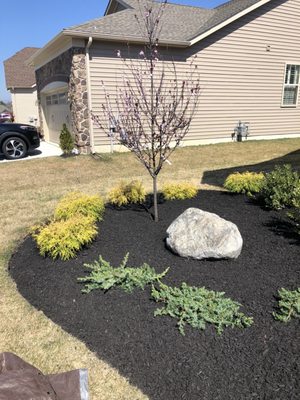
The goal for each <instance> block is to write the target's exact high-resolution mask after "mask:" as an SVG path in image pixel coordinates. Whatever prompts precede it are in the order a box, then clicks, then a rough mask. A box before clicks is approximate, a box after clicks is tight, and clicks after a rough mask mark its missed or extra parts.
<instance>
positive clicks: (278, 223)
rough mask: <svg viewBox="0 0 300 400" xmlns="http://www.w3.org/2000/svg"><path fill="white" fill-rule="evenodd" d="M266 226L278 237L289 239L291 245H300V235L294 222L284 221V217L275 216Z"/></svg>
mask: <svg viewBox="0 0 300 400" xmlns="http://www.w3.org/2000/svg"><path fill="white" fill-rule="evenodd" d="M264 225H265V226H266V227H267V228H269V229H270V230H271V231H272V232H274V233H275V234H276V235H278V236H283V237H284V238H286V239H289V241H290V243H291V244H295V245H300V235H299V233H298V232H297V227H296V225H295V224H294V223H293V222H290V221H288V220H286V219H283V218H282V217H277V216H273V217H272V218H271V220H270V221H269V222H266V223H265V224H264Z"/></svg>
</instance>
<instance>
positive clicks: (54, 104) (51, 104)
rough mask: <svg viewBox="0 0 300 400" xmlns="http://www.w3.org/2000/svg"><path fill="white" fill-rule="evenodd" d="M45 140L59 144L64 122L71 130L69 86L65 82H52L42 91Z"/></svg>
mask: <svg viewBox="0 0 300 400" xmlns="http://www.w3.org/2000/svg"><path fill="white" fill-rule="evenodd" d="M41 95H42V96H41V103H42V113H43V120H44V126H43V128H44V135H45V140H46V141H49V142H51V143H57V144H59V135H60V132H61V129H62V126H63V124H66V125H67V127H68V128H69V129H70V130H71V111H70V104H69V102H68V86H67V84H66V83H65V82H52V83H51V84H49V85H47V86H46V87H45V88H44V89H43V90H42V91H41Z"/></svg>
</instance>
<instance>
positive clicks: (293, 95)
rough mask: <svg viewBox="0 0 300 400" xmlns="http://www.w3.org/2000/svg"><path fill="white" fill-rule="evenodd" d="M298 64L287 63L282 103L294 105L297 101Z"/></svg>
mask: <svg viewBox="0 0 300 400" xmlns="http://www.w3.org/2000/svg"><path fill="white" fill-rule="evenodd" d="M299 76H300V65H295V64H287V65H286V68H285V78H284V85H283V98H282V105H283V106H285V107H293V106H294V107H295V106H296V105H297V102H298V93H299Z"/></svg>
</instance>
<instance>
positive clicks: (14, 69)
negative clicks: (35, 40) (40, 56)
mask: <svg viewBox="0 0 300 400" xmlns="http://www.w3.org/2000/svg"><path fill="white" fill-rule="evenodd" d="M37 50H39V49H38V48H37V47H25V48H24V49H22V50H20V51H18V52H17V53H16V54H15V55H13V56H12V57H10V58H8V59H7V60H5V61H4V71H5V79H6V87H7V88H8V89H9V88H12V87H15V88H31V87H32V86H33V85H34V84H35V72H34V68H33V67H32V66H29V65H26V64H25V62H26V61H27V60H28V58H29V57H31V56H32V55H33V54H34V53H35V52H36V51H37Z"/></svg>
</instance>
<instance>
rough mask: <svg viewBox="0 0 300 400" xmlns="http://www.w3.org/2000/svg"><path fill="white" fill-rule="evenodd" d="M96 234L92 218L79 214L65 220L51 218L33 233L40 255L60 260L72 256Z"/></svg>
mask: <svg viewBox="0 0 300 400" xmlns="http://www.w3.org/2000/svg"><path fill="white" fill-rule="evenodd" d="M96 235H97V227H96V224H95V222H94V219H93V218H92V217H87V216H82V215H80V214H79V215H74V216H72V217H71V218H68V219H66V220H61V221H55V220H53V221H52V222H50V224H48V225H46V226H41V227H39V228H38V229H36V231H35V232H34V233H33V237H34V239H35V240H36V243H37V246H38V248H39V251H40V254H41V255H42V256H46V255H49V256H50V257H52V258H53V259H56V258H60V259H62V260H69V259H70V258H74V257H75V256H76V253H77V252H78V250H80V249H81V248H82V247H83V246H84V245H87V244H89V243H91V242H92V240H93V239H94V238H95V236H96Z"/></svg>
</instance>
